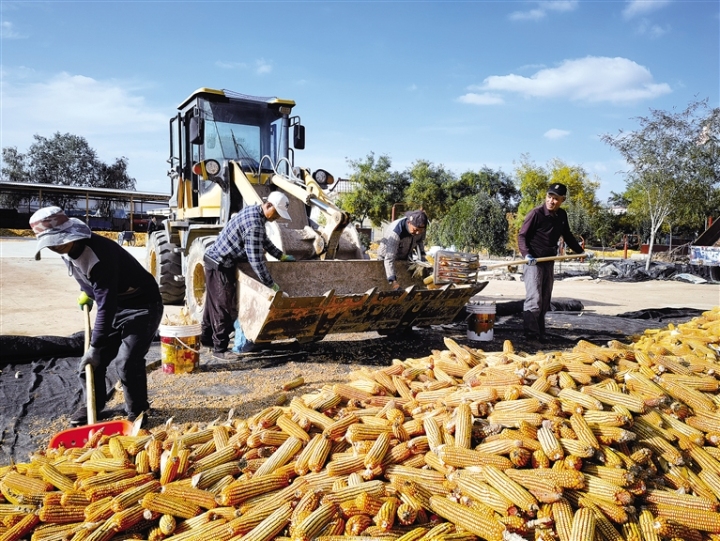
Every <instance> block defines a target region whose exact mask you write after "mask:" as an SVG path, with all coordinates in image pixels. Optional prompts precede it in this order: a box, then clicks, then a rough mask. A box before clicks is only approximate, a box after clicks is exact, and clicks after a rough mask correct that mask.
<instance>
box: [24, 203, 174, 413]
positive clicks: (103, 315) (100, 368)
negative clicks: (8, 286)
mask: <svg viewBox="0 0 720 541" xmlns="http://www.w3.org/2000/svg"><path fill="white" fill-rule="evenodd" d="M30 227H32V230H33V231H34V233H35V235H36V237H37V239H38V244H37V250H36V254H35V258H36V259H39V258H40V257H39V256H40V251H41V250H42V249H43V248H48V249H50V250H52V251H53V252H55V253H57V254H60V255H61V256H62V258H63V260H64V261H65V264H66V265H67V268H68V273H69V274H70V275H71V276H73V277H74V278H75V280H77V282H78V284H79V285H80V289H81V290H82V293H81V295H80V297H79V298H78V303H79V304H80V305H81V308H82V305H85V304H87V305H89V306H90V308H92V305H93V301H94V302H95V303H96V304H97V308H98V310H97V315H96V317H95V326H94V329H93V331H92V337H91V339H90V347H89V348H88V350H87V351H86V352H85V354H84V355H83V357H82V360H81V361H80V365H79V370H80V376H81V378H83V374H84V373H85V366H87V365H90V366H92V367H93V381H94V387H95V411H96V412H98V413H99V412H101V411H102V409H103V408H104V407H105V403H106V402H107V391H106V388H105V373H106V371H107V367H108V366H109V365H110V363H111V362H113V361H115V363H116V366H117V370H118V374H119V376H120V382H121V383H122V386H123V393H124V397H125V407H126V414H127V417H128V420H130V421H134V420H135V419H136V418H137V417H138V416H139V415H140V414H141V413H143V412H145V411H147V410H148V409H149V407H150V405H149V404H148V390H147V375H146V372H145V355H146V354H147V352H148V349H149V348H150V344H151V342H152V341H153V338H154V337H155V334H156V333H157V330H158V326H159V325H160V320H161V318H162V315H163V304H162V299H161V297H160V290H159V289H158V286H157V283H156V282H155V279H154V278H153V276H152V275H151V274H150V273H149V272H147V271H146V270H145V269H144V268H143V266H142V265H141V264H140V263H139V262H138V260H137V259H135V258H134V257H133V256H132V255H131V254H130V253H128V251H127V250H125V249H124V248H123V247H122V246H120V245H119V244H117V243H116V242H113V241H111V240H110V239H106V238H104V237H101V236H99V235H96V234H94V233H92V232H91V231H90V228H89V227H88V226H87V225H85V223H83V222H82V221H81V220H78V219H77V218H68V216H67V215H66V214H65V213H64V212H63V211H62V209H60V208H59V207H46V208H43V209H40V210H38V211H37V212H36V213H35V214H33V215H32V216H31V217H30ZM83 382H84V379H83ZM85 392H87V390H86V391H85ZM106 416H107V415H106ZM98 417H100V415H98ZM87 422H88V417H87V409H86V407H85V406H82V407H80V408H79V409H78V410H77V411H76V412H75V413H74V414H73V415H72V417H71V418H70V424H71V425H72V426H80V425H85V424H87Z"/></svg>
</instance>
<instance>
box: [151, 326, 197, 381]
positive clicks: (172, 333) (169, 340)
mask: <svg viewBox="0 0 720 541" xmlns="http://www.w3.org/2000/svg"><path fill="white" fill-rule="evenodd" d="M159 331H160V358H161V363H162V371H163V372H165V373H166V374H189V373H190V372H192V371H193V370H195V369H196V368H197V367H198V366H199V365H200V335H201V334H202V326H201V325H200V324H197V325H160V329H159Z"/></svg>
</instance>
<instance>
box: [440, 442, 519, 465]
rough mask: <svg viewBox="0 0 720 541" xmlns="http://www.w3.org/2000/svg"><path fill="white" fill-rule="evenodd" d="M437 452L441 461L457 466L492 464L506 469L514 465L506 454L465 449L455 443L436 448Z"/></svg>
mask: <svg viewBox="0 0 720 541" xmlns="http://www.w3.org/2000/svg"><path fill="white" fill-rule="evenodd" d="M435 454H436V455H437V457H438V458H439V459H440V461H441V463H443V464H446V465H448V466H453V467H455V468H465V467H468V466H483V465H492V466H496V467H498V468H500V469H503V470H505V469H508V468H511V467H512V462H510V459H508V458H506V457H504V456H500V455H495V454H491V453H486V452H483V451H473V450H472V449H464V448H462V447H457V446H453V445H441V446H440V447H438V448H437V449H436V450H435Z"/></svg>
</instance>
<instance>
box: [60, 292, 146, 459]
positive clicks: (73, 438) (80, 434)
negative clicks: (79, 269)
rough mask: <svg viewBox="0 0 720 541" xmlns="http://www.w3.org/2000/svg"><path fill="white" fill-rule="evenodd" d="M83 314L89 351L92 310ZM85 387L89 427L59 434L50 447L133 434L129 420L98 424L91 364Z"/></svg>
mask: <svg viewBox="0 0 720 541" xmlns="http://www.w3.org/2000/svg"><path fill="white" fill-rule="evenodd" d="M83 314H84V316H85V348H84V350H83V351H87V350H88V348H89V347H90V308H89V307H88V306H87V305H83ZM85 386H86V392H85V395H86V398H87V418H88V424H87V426H79V427H77V428H69V429H68V430H63V431H62V432H58V433H57V434H55V435H54V436H53V437H52V438H50V443H49V444H48V447H50V448H51V449H56V448H58V447H60V446H62V447H65V448H69V447H84V446H85V444H86V443H87V442H88V441H89V440H90V439H91V438H92V437H93V436H96V435H98V433H99V432H101V433H102V434H103V435H104V436H115V435H117V434H121V435H123V436H129V435H130V434H132V432H133V423H132V422H130V421H128V420H127V419H118V420H116V421H104V422H102V423H97V422H96V421H97V414H96V411H95V380H94V379H93V367H92V366H90V365H89V364H88V365H87V366H85Z"/></svg>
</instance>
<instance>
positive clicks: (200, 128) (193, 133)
mask: <svg viewBox="0 0 720 541" xmlns="http://www.w3.org/2000/svg"><path fill="white" fill-rule="evenodd" d="M204 134H205V121H204V120H203V119H202V118H199V117H196V116H194V117H192V118H191V119H190V144H191V145H200V144H202V142H203V136H204Z"/></svg>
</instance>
